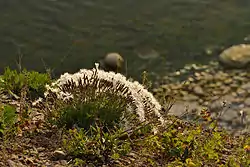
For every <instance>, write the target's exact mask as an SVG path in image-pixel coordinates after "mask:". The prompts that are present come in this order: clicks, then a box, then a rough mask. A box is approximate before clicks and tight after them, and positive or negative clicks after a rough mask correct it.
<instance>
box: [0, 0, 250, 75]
mask: <svg viewBox="0 0 250 167" xmlns="http://www.w3.org/2000/svg"><path fill="white" fill-rule="evenodd" d="M249 9H250V1H249V0H227V1H218V0H156V1H152V0H137V1H134V0H126V1H119V0H109V1H107V0H74V1H73V0H72V1H69V0H8V1H7V0H0V23H1V26H0V37H1V38H0V51H1V52H0V70H1V71H2V70H3V68H4V67H5V66H8V65H11V66H12V67H16V65H15V61H16V59H17V57H18V56H20V55H23V56H22V57H23V58H22V64H23V67H26V68H28V69H34V70H39V71H44V69H45V67H46V68H55V73H56V74H60V73H62V72H65V71H70V72H75V71H77V70H78V69H80V68H90V67H93V64H94V62H96V61H97V60H98V59H99V58H100V57H101V56H103V55H105V54H106V53H108V52H119V53H120V54H121V55H123V56H124V58H125V59H126V61H127V66H128V69H127V73H128V75H130V76H135V77H136V76H139V74H140V73H141V72H142V71H143V70H148V71H152V72H154V73H156V74H159V75H160V74H166V73H167V72H168V71H169V70H175V69H178V68H181V67H182V66H184V65H185V64H187V63H206V62H208V61H209V60H211V59H213V58H215V55H216V54H212V55H213V56H208V55H206V54H205V51H206V50H207V49H208V50H215V52H217V51H218V50H220V49H219V48H221V47H226V46H230V45H233V44H238V43H243V42H247V41H244V38H245V37H247V36H249V34H250V17H249V16H250V10H249Z"/></svg>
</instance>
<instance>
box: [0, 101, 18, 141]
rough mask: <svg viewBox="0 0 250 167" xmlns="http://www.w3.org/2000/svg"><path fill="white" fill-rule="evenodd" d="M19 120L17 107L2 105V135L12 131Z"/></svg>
mask: <svg viewBox="0 0 250 167" xmlns="http://www.w3.org/2000/svg"><path fill="white" fill-rule="evenodd" d="M17 121H18V115H17V113H16V108H15V107H13V106H11V105H2V106H1V108H0V137H5V135H6V134H8V133H10V131H11V130H13V128H14V125H15V123H16V122H17Z"/></svg>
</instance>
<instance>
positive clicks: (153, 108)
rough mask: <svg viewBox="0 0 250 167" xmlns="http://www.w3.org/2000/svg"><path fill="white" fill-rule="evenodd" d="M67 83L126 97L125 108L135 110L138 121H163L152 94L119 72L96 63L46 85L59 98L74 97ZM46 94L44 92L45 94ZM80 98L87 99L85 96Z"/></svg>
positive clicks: (65, 74)
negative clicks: (100, 66) (109, 70)
mask: <svg viewBox="0 0 250 167" xmlns="http://www.w3.org/2000/svg"><path fill="white" fill-rule="evenodd" d="M69 83H71V84H72V83H73V84H74V86H75V87H78V86H83V85H85V86H92V88H94V94H99V93H103V92H109V93H116V95H119V96H122V97H124V98H126V99H128V100H127V101H128V104H127V109H129V110H130V111H132V112H136V113H137V115H138V116H139V117H138V118H139V120H140V121H145V120H146V121H147V120H151V119H152V117H156V118H157V119H158V120H159V121H160V122H161V123H163V122H164V120H163V118H162V116H161V114H160V111H161V108H162V107H161V105H160V104H159V103H158V101H157V100H156V99H155V98H154V96H153V95H152V94H151V93H150V92H149V91H148V90H147V89H145V88H144V86H143V85H141V84H140V83H139V82H137V81H134V82H132V81H129V80H128V79H127V78H126V77H125V76H124V75H122V74H120V73H114V72H105V71H103V70H100V69H98V64H96V68H94V69H81V70H80V71H79V72H77V73H74V74H69V73H64V74H63V75H61V77H60V78H59V79H58V80H57V81H55V82H54V83H53V84H52V86H47V90H49V91H51V92H53V93H55V94H56V95H57V97H58V98H60V99H63V100H69V99H72V98H74V95H73V94H72V93H70V91H68V90H69V89H67V88H66V89H65V88H64V87H65V85H67V84H69ZM66 87H67V86H66ZM48 94H49V93H48V92H46V93H45V96H47V95H48ZM82 98H83V99H84V98H86V99H87V97H82Z"/></svg>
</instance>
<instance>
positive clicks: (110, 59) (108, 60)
mask: <svg viewBox="0 0 250 167" xmlns="http://www.w3.org/2000/svg"><path fill="white" fill-rule="evenodd" d="M123 63H124V60H123V58H122V56H121V55H120V54H118V53H108V54H107V55H106V56H105V57H104V58H103V59H102V60H101V61H100V67H101V69H103V70H105V71H114V72H120V71H121V69H122V66H123Z"/></svg>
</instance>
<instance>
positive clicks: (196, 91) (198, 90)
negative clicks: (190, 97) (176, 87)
mask: <svg viewBox="0 0 250 167" xmlns="http://www.w3.org/2000/svg"><path fill="white" fill-rule="evenodd" d="M193 91H194V93H195V94H197V95H204V91H203V89H202V88H201V87H200V86H195V87H194V89H193Z"/></svg>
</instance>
